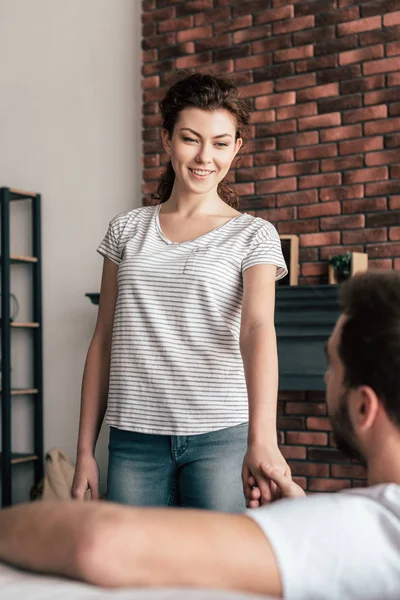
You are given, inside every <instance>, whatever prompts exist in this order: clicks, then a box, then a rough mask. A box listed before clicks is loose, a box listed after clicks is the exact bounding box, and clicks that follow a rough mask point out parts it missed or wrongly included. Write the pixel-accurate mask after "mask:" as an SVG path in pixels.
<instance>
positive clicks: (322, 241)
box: [300, 231, 340, 246]
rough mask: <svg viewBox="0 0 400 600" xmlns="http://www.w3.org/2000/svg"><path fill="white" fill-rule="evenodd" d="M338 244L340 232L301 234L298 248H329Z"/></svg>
mask: <svg viewBox="0 0 400 600" xmlns="http://www.w3.org/2000/svg"><path fill="white" fill-rule="evenodd" d="M339 243H340V232H339V231H331V232H324V233H303V234H302V235H301V236H300V246H329V245H331V244H339Z"/></svg>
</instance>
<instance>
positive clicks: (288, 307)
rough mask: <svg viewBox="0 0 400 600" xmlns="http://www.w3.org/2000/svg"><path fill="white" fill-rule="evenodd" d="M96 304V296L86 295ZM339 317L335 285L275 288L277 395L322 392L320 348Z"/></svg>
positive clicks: (94, 294) (321, 351) (322, 366)
mask: <svg viewBox="0 0 400 600" xmlns="http://www.w3.org/2000/svg"><path fill="white" fill-rule="evenodd" d="M86 296H88V297H89V298H90V300H91V301H92V302H93V304H98V303H99V294H98V293H93V294H86ZM338 316H339V302H338V286H337V285H300V286H277V288H276V309H275V323H276V333H277V339H278V355H279V389H280V390H281V391H293V390H294V391H303V390H304V391H313V390H321V391H322V390H324V389H325V385H324V373H325V369H326V364H325V356H324V344H325V342H326V340H327V339H328V337H329V336H330V334H331V332H332V329H333V326H334V324H335V322H336V319H337V318H338Z"/></svg>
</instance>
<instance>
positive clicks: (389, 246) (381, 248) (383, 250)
mask: <svg viewBox="0 0 400 600" xmlns="http://www.w3.org/2000/svg"><path fill="white" fill-rule="evenodd" d="M366 250H367V252H368V256H370V257H371V258H386V257H389V256H392V257H398V256H400V243H399V242H387V243H386V244H379V245H377V246H374V245H367V246H366Z"/></svg>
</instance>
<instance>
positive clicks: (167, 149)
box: [161, 129, 171, 154]
mask: <svg viewBox="0 0 400 600" xmlns="http://www.w3.org/2000/svg"><path fill="white" fill-rule="evenodd" d="M161 137H162V143H163V146H164V150H165V152H166V153H167V154H171V139H170V137H169V132H168V131H167V130H166V129H163V130H162V131H161Z"/></svg>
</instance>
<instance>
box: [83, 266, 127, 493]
mask: <svg viewBox="0 0 400 600" xmlns="http://www.w3.org/2000/svg"><path fill="white" fill-rule="evenodd" d="M117 272H118V266H117V265H116V264H114V263H113V262H112V261H111V260H109V259H108V258H105V259H104V266H103V275H102V281H101V290H100V304H99V312H98V316H97V323H96V328H95V331H94V334H93V338H92V341H91V343H90V346H89V350H88V353H87V357H86V363H85V369H84V374H83V381H82V399H81V412H80V422H79V435H78V450H77V464H76V469H75V476H74V481H73V484H72V496H73V497H74V498H76V499H80V500H82V499H83V498H84V496H85V493H86V491H87V489H89V488H90V491H91V495H92V499H97V498H98V468H97V464H96V462H95V459H94V450H95V446H96V442H97V438H98V435H99V432H100V428H101V425H102V422H103V418H104V414H105V410H106V407H107V395H108V381H109V371H110V356H111V341H112V330H113V322H114V312H115V304H116V299H117V291H118V287H117Z"/></svg>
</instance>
